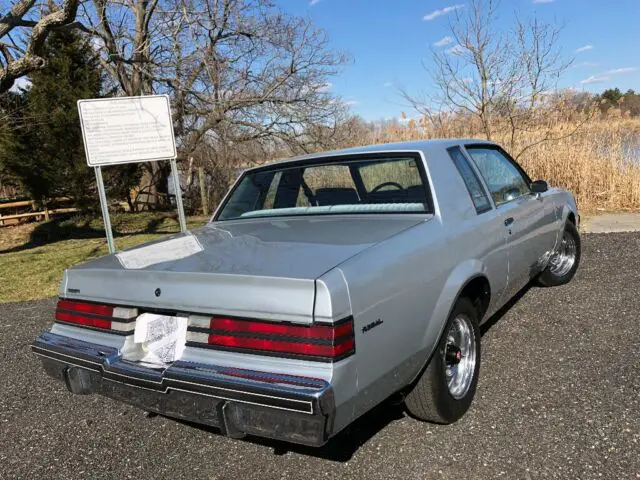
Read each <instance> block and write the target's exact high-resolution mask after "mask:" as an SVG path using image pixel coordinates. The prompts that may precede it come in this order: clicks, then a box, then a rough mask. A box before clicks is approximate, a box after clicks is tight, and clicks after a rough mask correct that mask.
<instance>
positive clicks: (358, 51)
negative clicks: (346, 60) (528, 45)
mask: <svg viewBox="0 0 640 480" xmlns="http://www.w3.org/2000/svg"><path fill="white" fill-rule="evenodd" d="M276 1H277V4H278V5H280V6H281V8H283V9H284V10H285V11H288V12H291V13H294V14H296V15H301V16H310V17H311V18H312V19H313V20H314V22H315V24H316V25H317V26H319V27H321V28H323V29H324V30H326V31H327V33H328V34H329V38H330V41H331V45H332V46H333V47H334V48H337V49H340V50H343V51H346V52H348V53H350V54H351V56H352V61H351V63H350V64H349V65H347V66H345V67H344V69H343V71H342V73H341V74H340V75H339V76H338V77H335V78H333V79H332V80H331V83H332V87H331V88H332V91H334V92H335V93H337V94H339V95H341V96H342V97H344V98H345V99H346V101H347V102H349V103H350V104H351V105H352V109H353V111H354V112H355V113H357V114H359V115H361V116H362V117H364V118H365V119H367V120H375V119H380V118H390V117H396V116H398V115H399V114H400V112H401V111H406V112H407V113H408V114H410V115H411V114H412V112H411V111H410V109H408V108H407V106H406V105H404V103H403V100H402V99H401V98H400V97H399V95H398V93H397V90H396V88H395V87H394V86H393V85H401V86H403V87H404V88H406V89H408V90H409V91H414V92H418V91H420V90H428V88H429V85H428V84H429V77H428V76H427V74H426V72H425V71H424V68H423V66H422V63H423V62H428V61H429V49H430V47H431V46H432V45H433V44H434V43H436V42H438V41H440V40H441V39H442V38H443V37H445V36H446V35H447V33H448V21H449V19H450V18H451V15H452V11H451V8H455V7H458V8H464V7H461V6H462V5H464V4H465V0H395V1H390V0H378V1H373V2H372V1H371V0H368V1H367V0H276ZM447 7H449V8H447ZM516 11H517V12H518V15H519V16H520V17H521V18H524V17H528V16H533V15H536V16H538V17H539V18H541V19H543V20H544V21H547V22H554V23H558V24H564V25H565V27H564V30H563V31H562V34H561V37H560V46H561V47H562V51H563V54H564V55H566V56H567V58H571V57H573V58H574V59H575V60H574V64H573V66H572V67H571V68H570V69H569V70H568V71H567V72H566V74H565V75H564V76H563V78H562V79H561V82H560V86H561V87H571V88H575V89H579V90H585V91H589V92H600V91H602V90H604V89H605V88H609V87H619V88H620V89H622V90H627V89H629V88H633V89H635V90H636V91H640V52H639V50H640V26H639V25H638V20H639V19H640V0H609V1H604V0H503V1H502V4H501V7H500V10H499V19H498V26H499V28H501V29H509V28H510V27H511V26H512V19H513V15H514V12H516ZM446 12H448V13H446ZM425 17H426V18H427V19H425ZM441 48H446V47H441Z"/></svg>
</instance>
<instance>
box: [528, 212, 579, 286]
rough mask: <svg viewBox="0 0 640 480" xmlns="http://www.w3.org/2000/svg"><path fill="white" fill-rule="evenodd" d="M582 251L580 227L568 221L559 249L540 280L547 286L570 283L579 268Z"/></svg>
mask: <svg viewBox="0 0 640 480" xmlns="http://www.w3.org/2000/svg"><path fill="white" fill-rule="evenodd" d="M580 253H581V244H580V234H579V233H578V229H577V228H576V226H575V225H574V224H573V223H572V222H570V221H567V223H566V224H565V226H564V231H563V232H562V239H561V241H560V245H559V247H558V250H557V251H556V252H555V253H554V254H553V255H552V256H551V258H550V259H549V264H548V265H547V268H545V269H544V271H543V272H542V273H541V274H540V276H539V277H538V282H539V283H540V284H542V285H543V286H545V287H556V286H558V285H564V284H566V283H569V282H570V281H571V279H572V278H573V277H574V275H575V274H576V271H577V270H578V265H579V264H580Z"/></svg>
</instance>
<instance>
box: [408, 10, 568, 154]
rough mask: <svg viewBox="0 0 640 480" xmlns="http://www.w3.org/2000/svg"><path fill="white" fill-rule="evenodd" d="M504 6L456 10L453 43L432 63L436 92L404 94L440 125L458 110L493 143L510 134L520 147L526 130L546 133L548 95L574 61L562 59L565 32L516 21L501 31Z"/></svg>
mask: <svg viewBox="0 0 640 480" xmlns="http://www.w3.org/2000/svg"><path fill="white" fill-rule="evenodd" d="M499 5H500V2H499V0H471V1H470V2H469V4H468V5H467V7H466V8H464V9H459V10H456V12H455V15H454V19H453V21H452V22H451V23H450V26H449V28H450V36H451V37H452V38H453V46H452V47H451V48H447V49H433V50H432V55H431V62H430V63H429V64H426V65H425V68H426V70H427V71H428V73H429V74H430V76H431V78H432V80H433V85H434V87H435V93H433V94H431V95H426V96H416V95H413V94H411V93H409V92H407V91H406V90H403V91H401V94H402V95H403V96H404V98H405V99H406V100H408V101H409V103H410V104H411V105H412V106H413V107H414V108H415V109H416V110H418V111H419V112H421V113H422V114H423V115H425V116H426V117H427V118H429V119H430V120H431V122H432V123H433V124H434V125H435V126H436V127H438V126H441V123H442V122H443V121H444V119H447V118H450V113H451V112H456V113H458V114H463V115H466V116H469V117H470V118H472V119H476V120H477V121H478V122H479V124H480V126H481V131H482V133H483V135H484V136H485V137H486V138H487V139H493V138H494V136H495V134H496V131H497V130H498V129H499V130H500V132H504V131H505V130H506V131H508V139H507V140H508V142H509V144H510V145H509V146H510V147H511V149H512V150H513V149H514V148H515V147H516V144H517V143H518V140H519V139H520V138H521V134H522V133H526V132H529V131H531V130H532V129H533V128H534V127H535V128H538V129H539V127H540V125H541V123H540V117H541V115H545V114H548V109H547V107H548V106H549V104H548V94H549V93H550V92H552V91H555V90H556V89H557V82H558V79H559V77H560V76H561V75H562V74H563V73H564V72H565V71H566V69H567V68H568V67H569V66H570V64H571V60H565V59H564V58H563V57H562V55H561V51H560V48H559V45H558V42H559V36H560V33H561V27H558V26H555V25H552V24H548V23H544V22H541V21H540V20H538V19H532V20H528V21H522V20H520V19H519V18H517V16H516V18H515V21H514V25H515V28H514V29H513V30H511V31H506V32H502V31H499V30H498V28H497V27H496V19H497V10H498V7H499ZM547 127H548V128H547V129H546V131H545V132H544V133H543V134H542V135H538V137H536V138H537V140H536V141H535V143H536V144H537V143H540V141H547V140H552V139H554V138H555V137H554V135H553V131H552V130H553V128H552V124H550V123H549V124H548V125H547ZM563 135H564V134H563ZM530 146H532V145H528V146H526V147H524V148H523V149H522V150H521V151H520V152H519V153H517V155H520V154H521V153H522V152H523V151H524V150H526V149H528V148H530Z"/></svg>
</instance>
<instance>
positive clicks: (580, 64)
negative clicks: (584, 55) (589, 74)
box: [571, 62, 598, 68]
mask: <svg viewBox="0 0 640 480" xmlns="http://www.w3.org/2000/svg"><path fill="white" fill-rule="evenodd" d="M597 66H598V64H597V63H596V62H580V63H574V64H573V65H571V67H572V68H579V67H597Z"/></svg>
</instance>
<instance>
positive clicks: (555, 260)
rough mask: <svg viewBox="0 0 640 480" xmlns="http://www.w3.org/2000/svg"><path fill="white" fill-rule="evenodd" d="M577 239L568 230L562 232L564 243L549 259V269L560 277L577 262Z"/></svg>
mask: <svg viewBox="0 0 640 480" xmlns="http://www.w3.org/2000/svg"><path fill="white" fill-rule="evenodd" d="M576 250H577V249H576V241H575V239H574V238H573V235H571V234H570V233H569V232H567V231H566V230H565V231H564V233H563V234H562V243H561V244H560V248H558V251H557V252H556V253H554V254H553V256H552V257H551V259H550V260H549V271H550V272H551V273H552V274H553V275H556V276H558V277H564V276H565V275H566V274H567V273H569V271H570V270H571V268H573V264H574V263H575V262H576Z"/></svg>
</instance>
